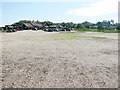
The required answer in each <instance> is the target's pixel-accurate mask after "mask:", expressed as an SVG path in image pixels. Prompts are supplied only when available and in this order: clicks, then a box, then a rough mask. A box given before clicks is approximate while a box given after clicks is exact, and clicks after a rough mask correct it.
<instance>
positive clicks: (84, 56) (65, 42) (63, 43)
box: [2, 31, 118, 88]
mask: <svg viewBox="0 0 120 90" xmlns="http://www.w3.org/2000/svg"><path fill="white" fill-rule="evenodd" d="M98 34H99V35H98ZM73 35H74V36H73ZM78 35H80V36H81V37H79V36H78ZM91 35H95V36H98V37H99V36H105V37H108V39H98V38H90V37H82V36H91ZM75 36H76V37H77V38H73V37H75ZM116 37H117V34H106V33H97V34H96V33H91V32H90V33H58V32H43V31H19V32H16V33H3V34H2V82H3V85H2V86H3V87H4V88H11V87H12V88H53V87H54V88H59V87H60V88H117V87H118V72H117V71H118V41H117V40H112V39H117V38H116Z"/></svg>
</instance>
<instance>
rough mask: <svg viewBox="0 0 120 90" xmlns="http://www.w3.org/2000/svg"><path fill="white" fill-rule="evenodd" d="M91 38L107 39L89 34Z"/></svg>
mask: <svg viewBox="0 0 120 90" xmlns="http://www.w3.org/2000/svg"><path fill="white" fill-rule="evenodd" d="M89 37H91V38H96V39H107V38H106V37H94V36H89Z"/></svg>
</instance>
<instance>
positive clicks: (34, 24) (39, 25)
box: [31, 22, 43, 27]
mask: <svg viewBox="0 0 120 90" xmlns="http://www.w3.org/2000/svg"><path fill="white" fill-rule="evenodd" d="M31 24H32V25H33V26H37V27H43V25H42V24H38V23H35V22H33V23H31Z"/></svg>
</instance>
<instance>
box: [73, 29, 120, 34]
mask: <svg viewBox="0 0 120 90" xmlns="http://www.w3.org/2000/svg"><path fill="white" fill-rule="evenodd" d="M75 30H76V31H77V32H85V31H91V32H104V33H120V31H116V30H98V29H87V28H82V29H75Z"/></svg>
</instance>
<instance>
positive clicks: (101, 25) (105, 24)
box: [12, 20, 120, 30]
mask: <svg viewBox="0 0 120 90" xmlns="http://www.w3.org/2000/svg"><path fill="white" fill-rule="evenodd" d="M33 22H35V23H38V24H46V25H48V26H50V25H62V26H63V27H64V28H74V29H83V28H87V29H90V28H92V29H99V30H104V29H106V30H113V29H114V30H115V29H116V30H120V23H115V22H114V20H103V21H102V22H97V23H91V22H88V21H85V22H83V23H73V22H67V23H66V22H62V23H53V22H51V21H43V22H41V21H39V20H37V21H34V20H33V21H30V20H20V21H19V22H16V23H13V24H12V25H14V26H16V27H21V25H22V24H23V23H33Z"/></svg>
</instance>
